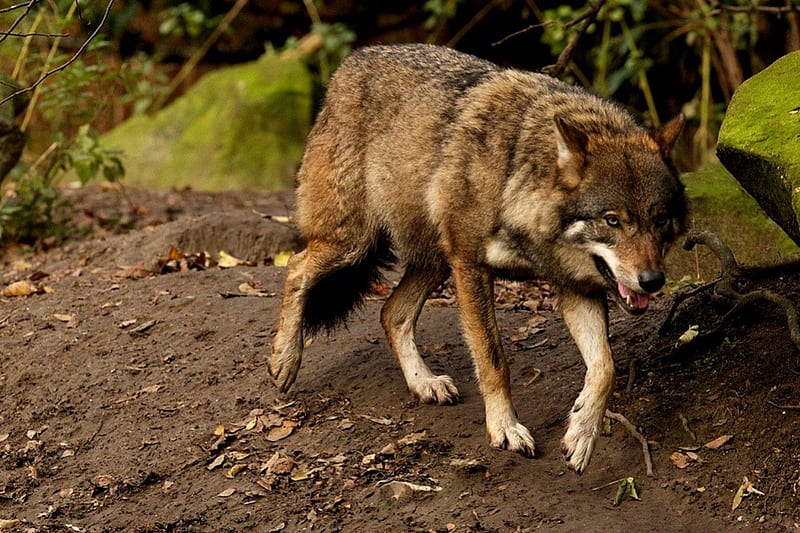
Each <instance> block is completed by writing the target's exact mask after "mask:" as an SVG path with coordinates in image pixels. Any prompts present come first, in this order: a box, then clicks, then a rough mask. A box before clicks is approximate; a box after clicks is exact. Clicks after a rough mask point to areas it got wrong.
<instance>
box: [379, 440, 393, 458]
mask: <svg viewBox="0 0 800 533" xmlns="http://www.w3.org/2000/svg"><path fill="white" fill-rule="evenodd" d="M396 453H397V446H395V444H394V443H393V442H390V443H389V444H387V445H386V446H384V447H383V448H382V449H381V451H379V452H378V454H380V455H394V454H396Z"/></svg>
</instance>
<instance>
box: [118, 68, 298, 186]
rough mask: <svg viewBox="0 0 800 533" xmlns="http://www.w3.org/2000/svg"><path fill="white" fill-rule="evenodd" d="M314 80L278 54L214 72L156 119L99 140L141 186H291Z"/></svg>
mask: <svg viewBox="0 0 800 533" xmlns="http://www.w3.org/2000/svg"><path fill="white" fill-rule="evenodd" d="M311 106H312V80H311V76H310V74H309V72H308V71H307V69H306V67H305V66H304V65H303V64H302V62H300V61H290V60H286V59H282V58H280V57H277V56H273V55H269V56H264V57H262V58H261V59H260V60H258V61H256V62H252V63H247V64H244V65H238V66H235V67H228V68H225V69H220V70H218V71H215V72H212V73H210V74H208V75H206V76H205V77H204V78H202V79H201V80H200V81H199V82H198V83H197V84H195V86H194V87H192V88H191V89H190V90H189V91H188V92H187V93H186V94H185V95H184V96H182V97H181V98H179V99H177V100H176V101H175V102H174V103H172V104H171V105H170V106H169V107H167V108H165V109H164V110H162V111H161V112H159V113H158V114H156V115H155V116H153V117H145V116H140V117H134V118H133V119H131V120H129V121H127V122H125V123H124V124H122V125H120V126H119V127H118V128H116V129H115V130H114V131H112V132H110V133H109V134H108V135H106V136H105V137H104V138H103V143H104V144H105V145H107V146H110V147H115V148H119V149H121V150H123V151H124V153H125V158H124V162H125V166H126V181H128V182H130V183H132V184H134V185H140V186H146V187H161V188H169V187H184V186H191V187H192V188H194V189H204V190H222V189H255V188H258V189H270V190H279V189H287V188H290V187H291V186H292V184H293V180H294V172H295V169H296V167H297V164H298V162H299V161H300V158H301V156H302V153H303V146H304V143H305V137H306V134H307V133H308V129H309V126H310V122H311Z"/></svg>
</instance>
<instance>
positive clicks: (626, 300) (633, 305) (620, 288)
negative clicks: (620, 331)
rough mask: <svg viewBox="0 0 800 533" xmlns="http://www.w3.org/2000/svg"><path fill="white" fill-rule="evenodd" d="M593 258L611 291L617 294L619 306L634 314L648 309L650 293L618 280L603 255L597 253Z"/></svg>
mask: <svg viewBox="0 0 800 533" xmlns="http://www.w3.org/2000/svg"><path fill="white" fill-rule="evenodd" d="M593 258H594V263H595V265H596V266H597V270H598V272H600V274H602V275H603V277H604V278H605V280H606V281H607V282H608V285H609V288H610V289H611V292H613V293H614V296H616V298H617V303H618V304H619V306H620V307H621V308H622V309H624V310H625V311H627V312H629V313H631V314H632V315H638V314H641V313H644V312H645V310H647V306H648V305H649V304H650V295H649V294H642V293H641V292H637V291H635V290H633V289H630V288H628V287H626V286H625V285H623V284H622V283H620V282H619V281H618V280H617V278H616V277H615V276H614V274H613V273H612V272H611V268H609V266H608V264H607V263H606V262H605V261H604V260H603V259H602V258H601V257H598V256H596V255H595V256H593Z"/></svg>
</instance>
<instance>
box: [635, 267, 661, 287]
mask: <svg viewBox="0 0 800 533" xmlns="http://www.w3.org/2000/svg"><path fill="white" fill-rule="evenodd" d="M665 281H666V279H665V278H664V273H663V272H658V271H657V270H642V271H641V272H639V286H640V287H641V288H643V289H644V290H646V291H647V292H656V291H657V290H658V289H660V288H661V287H663V286H664V282H665Z"/></svg>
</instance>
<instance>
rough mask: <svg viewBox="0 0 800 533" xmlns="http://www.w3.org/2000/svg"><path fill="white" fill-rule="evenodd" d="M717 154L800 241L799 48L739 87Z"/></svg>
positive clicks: (721, 131)
mask: <svg viewBox="0 0 800 533" xmlns="http://www.w3.org/2000/svg"><path fill="white" fill-rule="evenodd" d="M717 155H718V157H719V159H720V161H722V163H723V164H724V165H725V167H726V168H727V169H728V170H729V171H730V172H731V174H733V175H734V176H735V177H736V179H738V180H739V182H740V183H741V184H742V185H743V186H744V188H745V189H746V190H747V191H748V192H749V193H750V194H752V195H753V197H754V198H755V199H756V200H757V201H758V203H759V205H761V207H762V208H763V209H764V211H766V213H767V214H768V215H769V216H770V217H771V218H772V219H773V220H774V221H775V222H777V223H778V224H779V225H780V226H781V227H782V228H783V229H784V230H785V231H786V233H787V234H788V235H789V236H790V237H791V238H792V239H793V240H794V242H796V243H798V244H800V224H799V223H798V220H799V219H800V52H794V53H791V54H789V55H786V56H784V57H782V58H781V59H779V60H777V61H776V62H774V63H773V64H772V65H770V66H769V67H768V68H766V69H765V70H763V71H762V72H760V73H758V74H756V75H755V76H753V77H752V78H750V79H749V80H747V81H746V82H744V83H743V84H742V85H741V86H740V87H739V88H738V89H737V90H736V93H735V94H734V95H733V99H732V100H731V103H730V106H729V107H728V111H727V113H726V116H725V120H724V121H723V123H722V129H721V130H720V133H719V142H718V145H717Z"/></svg>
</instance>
